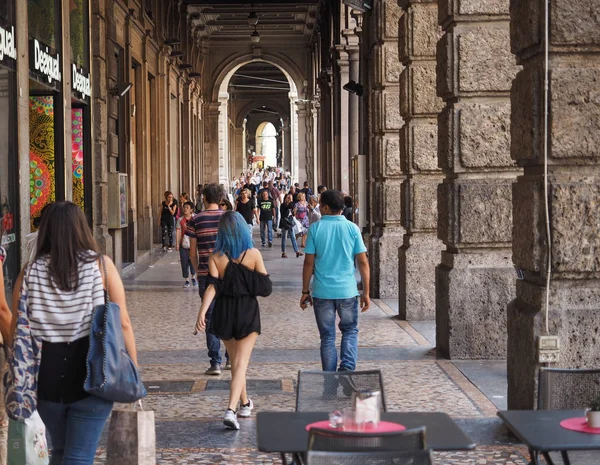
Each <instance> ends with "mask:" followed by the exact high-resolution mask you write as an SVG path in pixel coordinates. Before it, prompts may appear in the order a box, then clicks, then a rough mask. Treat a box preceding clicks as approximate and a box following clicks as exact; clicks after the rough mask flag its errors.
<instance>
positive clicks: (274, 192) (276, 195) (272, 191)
mask: <svg viewBox="0 0 600 465" xmlns="http://www.w3.org/2000/svg"><path fill="white" fill-rule="evenodd" d="M268 189H269V195H270V197H271V199H273V207H275V218H274V222H273V232H275V233H276V232H277V228H279V206H280V205H281V193H280V192H279V189H277V187H276V186H275V184H274V183H273V181H269V185H268Z"/></svg>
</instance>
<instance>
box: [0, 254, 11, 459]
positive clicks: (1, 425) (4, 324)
mask: <svg viewBox="0 0 600 465" xmlns="http://www.w3.org/2000/svg"><path fill="white" fill-rule="evenodd" d="M5 260H6V250H5V249H4V247H0V333H1V334H2V341H0V342H1V345H2V346H8V342H9V341H12V334H11V333H10V326H11V320H12V313H11V311H10V308H8V302H7V301H6V290H5V288H4V261H5ZM5 365H6V352H5V351H4V350H0V373H4V370H5V369H6V366H5ZM7 441H8V416H7V414H6V409H5V406H4V385H2V386H0V465H6V460H7Z"/></svg>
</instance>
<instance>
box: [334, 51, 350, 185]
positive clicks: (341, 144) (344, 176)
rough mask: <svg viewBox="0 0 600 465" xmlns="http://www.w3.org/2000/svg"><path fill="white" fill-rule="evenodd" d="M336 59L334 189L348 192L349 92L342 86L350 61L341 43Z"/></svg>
mask: <svg viewBox="0 0 600 465" xmlns="http://www.w3.org/2000/svg"><path fill="white" fill-rule="evenodd" d="M336 49H337V54H338V59H337V76H336V77H337V79H336V80H335V82H336V83H337V92H338V95H339V99H340V101H339V114H337V115H335V120H334V121H335V125H336V126H337V127H338V130H337V131H334V134H336V133H337V134H339V136H338V137H339V140H338V144H337V146H338V150H337V154H338V159H337V160H336V169H335V171H334V173H336V174H337V179H336V181H337V182H336V185H335V186H334V187H335V188H336V189H340V190H342V191H344V192H350V155H349V152H348V150H349V146H348V144H349V142H350V140H349V137H350V135H349V132H348V118H347V116H346V115H348V112H349V108H348V107H349V98H350V96H349V93H348V92H346V91H345V90H344V89H342V87H343V86H344V85H346V84H347V83H348V81H349V80H350V63H349V60H348V53H347V52H346V50H345V48H344V46H343V45H338V46H336Z"/></svg>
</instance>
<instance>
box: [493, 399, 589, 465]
mask: <svg viewBox="0 0 600 465" xmlns="http://www.w3.org/2000/svg"><path fill="white" fill-rule="evenodd" d="M498 416H499V417H500V418H501V419H502V421H503V422H504V423H505V425H506V426H507V427H508V429H510V430H511V431H512V432H513V433H514V434H515V436H517V438H519V439H520V440H521V442H523V444H525V445H526V446H527V447H528V448H529V453H530V454H531V463H533V464H535V465H540V457H539V456H540V454H541V455H543V456H544V457H545V458H546V462H548V463H550V464H552V463H553V462H552V459H551V458H550V456H549V453H550V452H560V453H561V454H562V457H563V461H564V462H565V465H569V458H568V455H567V452H568V451H575V450H598V451H600V434H589V433H581V432H578V431H571V430H568V429H565V428H563V427H562V426H561V425H560V422H561V421H563V420H566V419H568V418H576V417H583V416H584V412H583V410H508V411H504V412H498ZM598 463H600V454H599V456H598Z"/></svg>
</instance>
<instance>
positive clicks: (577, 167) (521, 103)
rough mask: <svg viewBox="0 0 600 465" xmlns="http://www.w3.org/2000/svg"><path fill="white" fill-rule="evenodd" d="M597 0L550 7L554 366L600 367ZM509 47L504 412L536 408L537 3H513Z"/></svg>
mask: <svg viewBox="0 0 600 465" xmlns="http://www.w3.org/2000/svg"><path fill="white" fill-rule="evenodd" d="M598 11H600V2H598V1H597V0H592V1H590V0H564V1H561V2H551V10H550V18H551V19H550V24H549V33H550V42H549V44H550V47H549V52H550V55H549V56H550V59H549V74H548V78H549V94H548V100H549V106H548V108H549V134H548V139H547V141H548V173H549V176H548V206H549V212H550V227H551V242H550V244H551V246H552V247H551V248H552V252H551V256H550V257H551V264H552V265H551V266H552V270H551V271H552V281H551V286H550V298H549V301H548V303H549V319H548V323H549V333H550V334H552V335H558V336H559V337H560V344H561V350H560V355H559V357H560V358H559V362H558V364H557V365H556V366H558V367H567V368H585V367H597V366H598V365H599V364H600V336H599V334H598V327H599V326H600V235H599V234H598V230H599V228H600V200H599V199H600V21H599V19H598V15H597V12H598ZM510 13H511V45H512V51H513V52H514V53H515V54H516V55H517V58H518V61H519V64H521V65H522V66H523V69H522V70H521V71H520V72H519V74H518V75H517V78H516V79H515V81H514V83H513V87H512V114H511V120H512V128H513V138H512V142H511V153H512V157H513V158H514V159H515V160H516V162H517V163H518V165H519V166H522V167H523V168H524V174H523V176H520V177H519V178H518V181H517V183H516V184H515V185H514V188H513V211H514V227H513V232H512V235H513V245H512V250H513V261H514V264H515V266H516V267H518V268H520V269H521V270H523V274H524V279H523V280H522V281H519V282H518V283H517V288H516V291H517V292H516V298H515V299H514V300H513V301H512V302H511V303H510V305H509V306H508V348H509V349H508V356H507V361H508V405H509V408H510V409H530V408H533V407H534V406H535V404H536V390H537V371H538V367H539V366H540V364H539V363H538V362H537V361H538V357H537V349H536V347H537V339H538V337H539V336H541V335H544V334H546V330H545V326H546V325H545V308H546V305H545V304H546V287H545V276H546V272H547V269H548V266H547V257H548V241H547V237H546V231H545V198H544V176H543V172H544V114H545V104H544V75H545V72H544V69H545V66H544V19H543V18H544V2H543V1H542V0H511V2H510Z"/></svg>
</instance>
